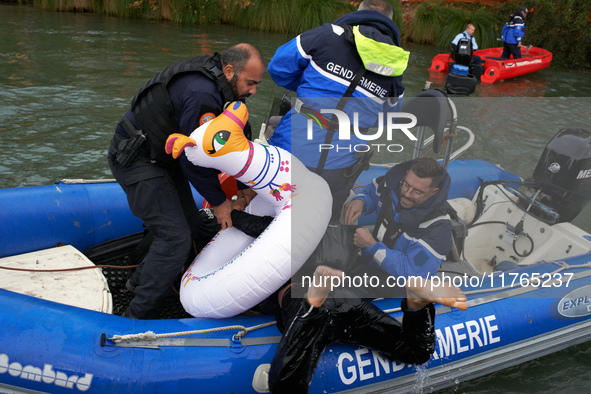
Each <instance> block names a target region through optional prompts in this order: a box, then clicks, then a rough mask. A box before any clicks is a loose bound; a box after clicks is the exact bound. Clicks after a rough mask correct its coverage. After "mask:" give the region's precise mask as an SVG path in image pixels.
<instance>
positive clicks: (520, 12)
mask: <svg viewBox="0 0 591 394" xmlns="http://www.w3.org/2000/svg"><path fill="white" fill-rule="evenodd" d="M526 16H527V8H525V7H520V8H518V9H517V11H515V12H514V13H513V14H511V16H510V17H509V21H507V23H505V25H504V26H503V30H502V32H501V40H502V41H503V54H502V55H501V57H502V58H503V59H509V58H510V57H511V55H513V59H521V39H522V38H523V35H524V33H525V32H524V30H525V17H526Z"/></svg>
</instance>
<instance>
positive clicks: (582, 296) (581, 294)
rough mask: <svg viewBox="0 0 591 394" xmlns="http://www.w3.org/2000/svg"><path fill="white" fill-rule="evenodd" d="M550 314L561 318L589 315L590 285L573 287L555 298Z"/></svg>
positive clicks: (590, 304)
mask: <svg viewBox="0 0 591 394" xmlns="http://www.w3.org/2000/svg"><path fill="white" fill-rule="evenodd" d="M550 314H551V315H552V316H553V317H555V318H558V319H561V320H566V319H576V318H580V317H584V316H589V315H591V285H586V286H582V287H579V288H577V289H574V290H573V291H571V292H570V293H568V294H566V295H564V296H563V297H562V298H559V299H557V300H556V301H555V302H554V303H553V304H552V307H551V310H550Z"/></svg>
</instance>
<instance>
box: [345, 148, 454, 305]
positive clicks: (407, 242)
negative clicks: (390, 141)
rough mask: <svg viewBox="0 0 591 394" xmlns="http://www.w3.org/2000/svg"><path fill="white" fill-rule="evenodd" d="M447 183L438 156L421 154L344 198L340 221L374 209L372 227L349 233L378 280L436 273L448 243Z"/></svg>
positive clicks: (449, 223) (346, 220) (353, 218)
mask: <svg viewBox="0 0 591 394" xmlns="http://www.w3.org/2000/svg"><path fill="white" fill-rule="evenodd" d="M450 185H451V178H450V176H449V174H448V173H447V171H445V170H444V169H443V167H441V166H440V165H439V164H438V163H437V161H435V160H434V159H431V158H420V159H416V160H414V161H407V162H404V163H400V164H398V165H396V166H394V167H392V168H391V169H390V170H389V171H388V172H387V173H386V174H385V175H384V176H382V177H379V178H376V179H375V180H374V181H373V182H372V183H370V184H368V185H367V186H366V187H365V188H364V189H363V190H362V191H361V192H360V193H359V194H357V196H356V197H355V198H354V199H353V200H352V201H351V202H349V203H347V204H345V224H349V223H352V222H354V220H356V219H357V218H358V217H359V216H360V215H361V214H362V213H371V212H377V213H378V217H377V221H376V224H375V226H374V229H373V232H370V231H369V230H368V229H367V228H364V227H361V228H358V229H357V230H356V232H355V235H354V243H355V245H356V246H358V247H360V248H361V255H362V257H365V259H366V261H368V263H369V265H368V267H367V268H368V272H371V274H373V275H376V276H378V277H381V278H382V280H387V277H388V276H393V277H405V278H408V277H411V276H420V277H423V278H430V277H432V276H434V275H435V274H436V273H437V269H438V268H439V265H440V264H441V261H442V260H443V259H445V257H446V256H447V254H448V253H449V252H450V251H451V249H452V246H453V241H452V232H451V216H450V215H454V214H455V211H454V210H453V208H452V207H451V206H450V205H449V203H448V202H447V193H448V191H449V188H450ZM363 269H365V268H363ZM378 290H379V289H378ZM387 291H391V289H389V290H387ZM372 296H373V297H377V296H381V297H388V294H387V293H385V294H376V295H372ZM390 296H392V295H390Z"/></svg>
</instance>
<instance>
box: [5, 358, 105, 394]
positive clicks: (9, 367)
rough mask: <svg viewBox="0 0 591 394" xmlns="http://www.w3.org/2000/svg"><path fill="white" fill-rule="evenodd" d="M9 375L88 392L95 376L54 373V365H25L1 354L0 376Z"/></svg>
mask: <svg viewBox="0 0 591 394" xmlns="http://www.w3.org/2000/svg"><path fill="white" fill-rule="evenodd" d="M5 373H7V374H8V375H10V376H12V377H13V378H18V379H23V380H29V381H32V382H39V383H45V384H53V385H56V386H58V387H65V388H67V389H77V390H79V391H87V390H88V389H89V388H90V385H91V384H92V378H93V376H94V375H93V374H90V373H85V374H84V377H82V378H81V377H80V376H78V375H71V376H68V375H67V374H65V373H64V372H60V371H54V369H53V365H52V364H43V368H41V367H36V366H33V365H23V364H22V363H20V362H18V361H11V360H10V359H9V357H8V355H7V354H5V353H0V375H2V374H5Z"/></svg>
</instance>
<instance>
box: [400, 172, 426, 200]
mask: <svg viewBox="0 0 591 394" xmlns="http://www.w3.org/2000/svg"><path fill="white" fill-rule="evenodd" d="M400 187H401V190H402V192H403V193H407V192H408V191H409V190H410V194H412V195H413V196H414V197H415V198H421V197H423V196H425V195H427V194H429V193H431V192H432V191H433V189H430V190H428V191H424V190H420V189H416V188H414V187H412V186H411V185H410V184H409V183H408V182H407V181H406V177H404V178H403V179H402V180H401V181H400Z"/></svg>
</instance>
